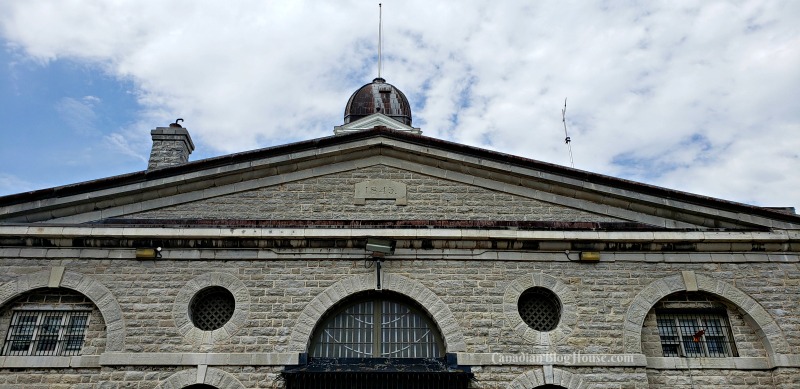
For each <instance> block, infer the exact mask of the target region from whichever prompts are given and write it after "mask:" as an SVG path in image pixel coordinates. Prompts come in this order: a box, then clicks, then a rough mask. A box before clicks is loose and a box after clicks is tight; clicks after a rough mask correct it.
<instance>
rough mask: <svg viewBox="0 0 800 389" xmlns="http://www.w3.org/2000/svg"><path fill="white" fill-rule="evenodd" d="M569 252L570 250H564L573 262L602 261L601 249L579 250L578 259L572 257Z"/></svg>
mask: <svg viewBox="0 0 800 389" xmlns="http://www.w3.org/2000/svg"><path fill="white" fill-rule="evenodd" d="M569 254H570V252H569V250H565V251H564V255H566V256H567V259H569V260H570V261H573V262H600V252H599V251H578V259H572V257H570V256H569Z"/></svg>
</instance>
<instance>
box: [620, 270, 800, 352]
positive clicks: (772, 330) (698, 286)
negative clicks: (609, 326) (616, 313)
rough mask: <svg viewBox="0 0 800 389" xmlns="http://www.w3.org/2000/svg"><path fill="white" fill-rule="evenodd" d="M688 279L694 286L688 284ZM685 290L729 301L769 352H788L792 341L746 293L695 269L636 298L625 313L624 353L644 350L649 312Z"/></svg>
mask: <svg viewBox="0 0 800 389" xmlns="http://www.w3.org/2000/svg"><path fill="white" fill-rule="evenodd" d="M687 283H689V284H690V286H691V288H687V286H686V284H687ZM689 289H691V290H689ZM684 291H702V292H706V293H710V294H713V295H715V296H717V297H720V298H723V299H725V300H727V301H729V302H730V303H732V304H734V305H735V306H736V307H737V308H739V310H741V312H742V314H743V316H744V319H745V321H746V322H747V323H748V324H749V325H750V326H751V327H752V328H753V330H754V331H755V332H756V335H757V336H758V337H759V338H760V339H761V341H762V343H763V344H764V348H765V349H766V350H767V353H768V354H770V355H774V354H776V353H787V352H788V350H789V344H788V343H787V342H786V338H785V337H784V335H783V331H782V330H781V328H780V326H778V323H777V322H776V321H775V319H773V318H772V316H771V315H770V314H769V313H768V312H767V311H766V310H765V309H764V308H763V307H762V306H761V305H760V304H759V303H758V302H757V301H756V300H754V299H753V298H752V297H750V296H748V295H747V293H745V292H743V291H742V290H741V289H739V288H737V287H735V286H733V285H731V284H729V283H727V282H725V281H720V280H717V279H714V278H711V277H708V276H705V275H702V274H695V273H694V272H684V273H683V274H676V275H672V276H668V277H664V278H661V279H659V280H656V281H653V282H651V283H650V284H649V285H647V286H646V287H645V288H644V289H642V291H641V292H639V294H637V295H636V297H635V298H634V299H633V301H632V302H631V305H630V307H628V311H627V313H626V314H625V324H624V329H623V331H624V335H623V339H624V342H623V347H624V348H625V353H637V354H638V353H642V326H643V325H644V319H645V316H647V312H649V311H650V309H651V308H652V307H653V306H654V305H655V304H656V303H657V302H658V301H659V300H661V299H662V298H664V297H666V296H667V295H670V294H672V293H675V292H684Z"/></svg>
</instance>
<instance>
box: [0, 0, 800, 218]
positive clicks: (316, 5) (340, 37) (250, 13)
mask: <svg viewBox="0 0 800 389" xmlns="http://www.w3.org/2000/svg"><path fill="white" fill-rule="evenodd" d="M465 4H466V3H445V2H442V3H430V2H427V1H421V0H419V1H402V2H400V1H384V7H383V10H384V37H385V39H384V43H385V51H384V53H385V57H384V59H385V61H384V64H385V66H384V70H383V76H384V77H385V78H386V79H387V80H388V81H389V82H391V83H393V84H394V85H396V86H397V87H399V88H400V89H401V90H403V91H404V92H405V93H406V94H407V95H408V96H409V98H410V99H411V100H412V101H411V102H412V105H414V108H415V110H414V124H415V125H416V126H421V127H422V129H423V131H424V132H425V134H427V135H431V136H436V137H442V138H447V139H452V140H455V141H458V142H464V143H468V144H472V145H477V146H481V147H489V148H492V149H496V150H499V151H503V152H508V153H512V154H518V155H523V156H527V157H531V158H535V159H540V160H544V161H548V162H554V163H560V164H564V165H567V164H568V163H569V157H568V155H567V151H566V147H565V146H564V144H563V136H564V134H563V128H562V126H561V112H560V110H561V108H562V105H563V101H564V98H565V97H567V98H568V107H567V124H568V126H569V129H570V135H571V136H572V139H573V149H574V152H575V166H576V167H577V168H580V169H585V170H590V171H595V172H600V173H604V174H610V175H623V176H625V177H627V178H632V179H639V180H646V181H647V182H649V183H654V184H659V185H666V186H669V187H673V188H675V189H680V190H687V191H697V192H700V193H703V194H706V195H710V196H719V197H724V198H728V199H733V200H739V201H747V202H754V203H758V204H763V205H795V206H799V207H800V190H798V188H797V186H796V185H795V184H794V183H793V182H794V180H792V179H791V176H792V175H791V173H792V170H793V169H796V167H797V166H798V162H799V161H798V156H797V153H796V152H793V150H797V142H798V137H800V111H798V110H797V109H796V101H798V98H800V72H798V70H797V69H799V68H800V32H798V29H797V27H796V17H793V16H795V15H798V14H800V2H796V1H775V0H764V1H757V0H752V1H741V2H728V1H706V2H667V3H660V2H644V3H615V2H597V3H594V4H592V3H588V2H561V1H558V2H556V1H551V2H528V1H519V2H501V3H498V2H489V1H474V2H469V3H468V4H469V5H465ZM376 8H377V7H374V4H369V5H368V4H365V3H363V2H356V1H349V2H335V3H331V2H311V1H292V2H263V1H255V0H253V1H238V2H235V3H230V4H227V3H226V4H222V3H219V2H201V1H170V2H163V1H130V2H113V3H110V2H90V1H78V0H70V1H66V0H64V1H62V0H59V1H54V0H53V1H44V0H30V1H25V2H6V3H4V4H3V5H0V15H2V16H0V26H1V27H2V31H3V35H4V37H5V38H6V39H8V40H9V41H11V42H13V43H14V44H16V45H19V46H20V47H23V48H24V49H25V50H26V51H27V53H28V54H29V55H30V56H32V57H34V58H36V59H38V60H40V61H51V60H55V59H58V58H64V57H68V58H71V59H77V60H82V61H90V62H93V63H95V64H100V65H102V66H103V67H104V69H106V70H107V71H108V72H109V73H110V74H113V75H116V76H117V77H120V78H125V79H131V80H134V82H135V83H136V85H138V87H139V88H140V90H139V92H138V93H139V95H138V96H139V101H140V103H141V104H142V105H143V107H144V108H145V109H144V110H143V112H142V113H141V118H140V122H142V123H149V125H147V126H145V127H144V128H143V129H142V131H143V132H145V131H147V130H148V129H149V128H152V127H154V126H155V125H165V124H166V123H169V122H172V121H174V119H175V118H177V117H183V118H185V119H186V122H185V123H184V124H185V125H186V127H188V128H189V129H190V131H192V135H193V138H194V139H195V143H196V144H197V145H198V148H206V149H209V148H211V149H216V150H217V151H218V152H220V153H222V152H234V151H242V150H248V149H253V148H256V147H261V146H267V145H272V144H280V143H284V142H287V141H292V140H301V139H308V138H311V137H317V136H323V135H329V134H331V130H332V127H333V126H334V125H338V124H341V121H342V110H343V107H344V103H345V102H346V99H347V97H348V96H349V95H350V93H352V92H353V91H354V90H355V89H356V88H357V87H359V86H361V85H362V84H364V83H366V82H369V81H370V80H371V79H372V78H373V77H374V76H375V73H376V66H375V60H374V56H375V53H376V49H375V43H376V40H377V39H376V29H377V20H376V19H377V9H376ZM34 25H35V26H38V27H37V28H35V29H34V28H30V26H34ZM83 103H87V101H85V100H84V101H83ZM109 141H110V142H116V143H115V144H117V145H119V146H120V147H122V146H132V147H140V149H138V151H135V152H134V154H136V155H137V156H138V157H139V158H143V157H142V156H141V155H142V153H146V152H147V149H146V146H142V145H139V144H140V143H142V142H134V143H133V144H132V145H131V144H127V143H125V138H124V137H123V138H118V136H117V135H112V136H111V137H110V138H109ZM137 145H139V146H137ZM765 186H769V189H767V190H765V189H764V187H765Z"/></svg>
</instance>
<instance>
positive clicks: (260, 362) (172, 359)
mask: <svg viewBox="0 0 800 389" xmlns="http://www.w3.org/2000/svg"><path fill="white" fill-rule="evenodd" d="M299 360H300V355H299V354H298V353H103V354H102V355H100V358H99V365H100V366H197V365H209V366H285V365H297V364H298V363H299Z"/></svg>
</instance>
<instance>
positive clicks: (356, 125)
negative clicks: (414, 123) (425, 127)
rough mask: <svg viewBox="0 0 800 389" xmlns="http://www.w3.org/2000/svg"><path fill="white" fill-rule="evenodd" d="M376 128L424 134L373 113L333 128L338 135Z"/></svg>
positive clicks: (380, 114) (417, 129)
mask: <svg viewBox="0 0 800 389" xmlns="http://www.w3.org/2000/svg"><path fill="white" fill-rule="evenodd" d="M375 127H385V128H388V129H391V130H397V131H402V132H408V133H411V134H416V135H419V134H422V131H421V130H420V129H419V128H416V127H411V126H409V125H406V124H404V123H401V122H399V121H397V120H394V119H392V118H390V117H388V116H386V115H384V114H382V113H373V114H372V115H369V116H367V117H363V118H361V119H358V120H356V121H354V122H350V123H346V124H342V125H341V126H336V127H334V128H333V133H334V134H336V135H341V134H347V133H350V132H356V131H364V130H370V129H373V128H375Z"/></svg>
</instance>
